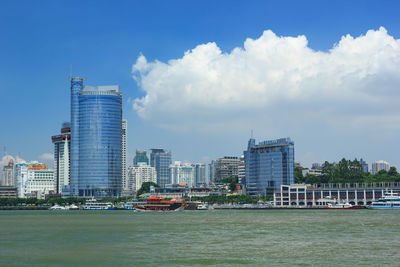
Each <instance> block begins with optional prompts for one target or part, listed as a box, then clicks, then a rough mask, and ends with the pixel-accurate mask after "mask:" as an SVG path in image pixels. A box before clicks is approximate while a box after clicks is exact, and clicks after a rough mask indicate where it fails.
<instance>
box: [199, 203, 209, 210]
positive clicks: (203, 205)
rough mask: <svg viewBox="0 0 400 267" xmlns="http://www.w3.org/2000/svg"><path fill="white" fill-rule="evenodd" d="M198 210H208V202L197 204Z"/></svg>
mask: <svg viewBox="0 0 400 267" xmlns="http://www.w3.org/2000/svg"><path fill="white" fill-rule="evenodd" d="M197 209H198V210H208V204H206V203H201V204H199V205H198V206H197Z"/></svg>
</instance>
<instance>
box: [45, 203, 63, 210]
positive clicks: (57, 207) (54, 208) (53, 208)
mask: <svg viewBox="0 0 400 267" xmlns="http://www.w3.org/2000/svg"><path fill="white" fill-rule="evenodd" d="M66 209H67V208H65V207H63V206H60V205H57V204H56V205H54V206H52V207H50V208H49V210H66Z"/></svg>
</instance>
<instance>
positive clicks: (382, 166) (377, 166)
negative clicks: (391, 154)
mask: <svg viewBox="0 0 400 267" xmlns="http://www.w3.org/2000/svg"><path fill="white" fill-rule="evenodd" d="M389 169H390V165H389V163H388V162H386V161H383V160H378V161H375V162H372V174H377V173H378V172H379V171H381V170H385V171H387V172H388V171H389Z"/></svg>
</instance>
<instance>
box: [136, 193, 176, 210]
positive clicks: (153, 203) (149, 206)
mask: <svg viewBox="0 0 400 267" xmlns="http://www.w3.org/2000/svg"><path fill="white" fill-rule="evenodd" d="M182 204H183V202H182V201H178V200H176V199H171V200H166V199H164V198H161V197H157V196H151V197H148V198H146V199H144V200H142V201H136V202H134V204H133V207H134V208H136V209H137V210H139V211H178V210H182V209H183V205H182Z"/></svg>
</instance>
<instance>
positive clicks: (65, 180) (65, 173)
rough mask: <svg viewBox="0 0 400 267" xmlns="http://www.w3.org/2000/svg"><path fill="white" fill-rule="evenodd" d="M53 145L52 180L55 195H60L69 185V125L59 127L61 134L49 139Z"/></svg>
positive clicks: (67, 123) (64, 124) (66, 123)
mask: <svg viewBox="0 0 400 267" xmlns="http://www.w3.org/2000/svg"><path fill="white" fill-rule="evenodd" d="M51 140H52V142H53V144H54V180H55V183H56V193H57V194H61V193H62V191H63V188H65V187H66V186H69V184H70V160H69V159H70V150H71V124H70V123H69V122H65V123H63V124H62V127H61V134H59V135H54V136H52V137H51Z"/></svg>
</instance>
